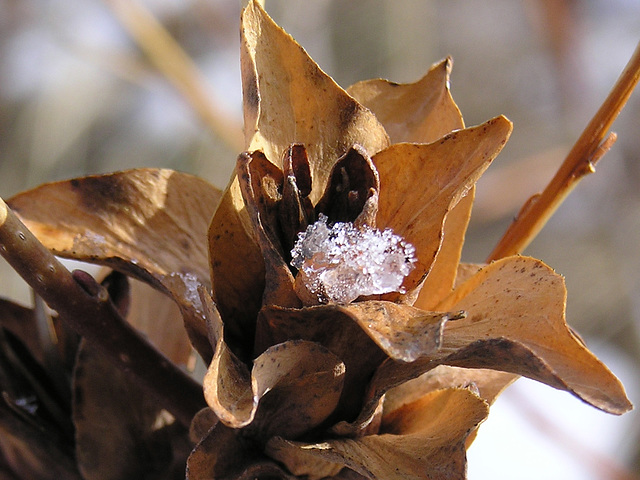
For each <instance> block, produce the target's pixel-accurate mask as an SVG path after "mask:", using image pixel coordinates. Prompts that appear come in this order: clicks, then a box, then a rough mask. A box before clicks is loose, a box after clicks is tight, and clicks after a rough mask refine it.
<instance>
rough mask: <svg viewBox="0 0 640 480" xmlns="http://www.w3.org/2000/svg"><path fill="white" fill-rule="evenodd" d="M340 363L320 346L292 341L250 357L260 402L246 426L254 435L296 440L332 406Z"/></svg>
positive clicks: (339, 390) (339, 380)
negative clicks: (251, 419) (277, 436)
mask: <svg viewBox="0 0 640 480" xmlns="http://www.w3.org/2000/svg"><path fill="white" fill-rule="evenodd" d="M344 374H345V365H344V363H342V361H341V360H340V359H339V358H338V357H336V356H335V355H334V354H332V353H331V352H329V351H328V350H327V349H326V348H324V347H322V346H321V345H319V344H317V343H313V342H307V341H304V340H293V341H289V342H285V343H281V344H278V345H274V346H273V347H271V348H269V349H268V350H267V351H266V352H264V353H263V354H262V355H260V356H259V357H258V358H256V360H255V362H254V366H253V370H252V372H251V376H252V386H253V392H254V398H256V399H259V401H260V405H259V406H258V410H257V412H256V418H255V422H254V423H253V424H251V425H250V427H249V428H250V430H252V431H255V434H256V436H257V438H263V439H267V438H270V437H272V436H275V435H281V436H284V437H286V438H296V437H298V436H300V435H301V434H303V433H305V432H307V431H309V430H311V429H312V428H314V427H316V426H318V425H320V424H321V423H322V422H323V421H324V420H325V419H326V418H327V417H329V415H330V414H331V413H333V411H334V410H335V408H336V406H337V405H338V400H339V399H340V394H341V393H342V385H343V382H344Z"/></svg>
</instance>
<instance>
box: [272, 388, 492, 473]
mask: <svg viewBox="0 0 640 480" xmlns="http://www.w3.org/2000/svg"><path fill="white" fill-rule="evenodd" d="M488 413H489V408H488V405H487V404H486V403H485V402H484V401H483V400H482V399H480V398H478V397H477V396H476V395H474V394H473V393H472V392H471V391H469V390H467V389H446V390H437V391H434V392H430V393H429V394H428V395H426V396H424V397H422V398H420V399H419V400H418V401H416V402H413V403H410V404H407V405H404V406H403V407H401V409H399V410H396V411H395V412H394V413H393V414H390V415H389V416H388V417H387V423H386V424H385V425H384V426H383V431H386V432H389V433H383V434H380V435H370V436H365V437H361V438H358V439H355V440H354V439H338V440H328V441H326V442H323V443H317V444H305V443H301V442H291V441H288V440H284V439H282V438H274V439H272V440H271V441H269V443H268V444H267V452H268V453H269V455H271V456H273V457H274V458H276V459H277V460H279V461H281V462H283V463H284V464H285V465H287V466H288V465H289V464H292V465H296V468H297V469H298V472H299V474H304V473H307V472H305V471H304V470H303V466H304V463H305V460H306V459H313V458H320V459H323V460H325V461H327V462H331V463H337V464H343V465H345V466H346V467H348V468H350V469H353V470H355V471H356V472H358V473H359V474H361V475H363V476H365V477H366V478H369V479H382V478H384V479H385V480H387V479H389V480H393V479H398V480H405V479H424V478H430V479H442V480H445V479H446V480H449V479H464V478H465V473H466V450H465V440H466V438H467V436H468V435H469V433H470V432H471V431H472V430H474V429H475V428H476V427H477V426H478V424H479V423H480V422H482V421H483V420H484V419H485V417H486V416H487V414H488ZM313 465H314V462H312V461H310V462H309V466H310V467H311V468H313ZM308 473H312V472H308Z"/></svg>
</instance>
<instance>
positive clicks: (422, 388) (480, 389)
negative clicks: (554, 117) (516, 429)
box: [384, 365, 519, 413]
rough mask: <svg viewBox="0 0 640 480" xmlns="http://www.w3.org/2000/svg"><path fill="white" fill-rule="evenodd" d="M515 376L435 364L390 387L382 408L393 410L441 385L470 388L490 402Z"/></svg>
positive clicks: (494, 371)
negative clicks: (427, 369) (415, 375)
mask: <svg viewBox="0 0 640 480" xmlns="http://www.w3.org/2000/svg"><path fill="white" fill-rule="evenodd" d="M518 378H519V376H518V375H514V374H512V373H506V372H499V371H497V370H487V369H482V368H473V369H472V368H460V367H451V366H449V365H438V366H437V367H435V368H434V369H433V370H429V371H428V372H426V373H425V374H423V375H421V376H419V377H418V378H414V379H413V380H409V381H408V382H405V383H403V384H401V385H398V386H397V387H395V388H392V389H391V390H389V391H388V392H387V393H386V395H385V399H384V409H385V413H389V412H392V411H394V410H397V409H398V408H400V407H401V406H403V405H405V404H407V403H412V402H414V401H416V400H418V399H419V398H421V397H423V396H425V395H426V394H428V393H430V392H432V391H434V390H440V389H443V388H471V389H473V390H474V391H476V392H477V395H478V396H479V397H480V398H482V399H483V400H484V401H486V402H487V403H488V404H492V403H493V402H494V400H495V399H496V397H497V396H498V395H500V393H501V392H502V391H503V390H504V389H505V388H506V387H507V386H508V385H510V384H511V383H512V382H513V381H515V380H516V379H518Z"/></svg>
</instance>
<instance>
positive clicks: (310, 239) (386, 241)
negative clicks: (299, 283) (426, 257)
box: [291, 214, 416, 304]
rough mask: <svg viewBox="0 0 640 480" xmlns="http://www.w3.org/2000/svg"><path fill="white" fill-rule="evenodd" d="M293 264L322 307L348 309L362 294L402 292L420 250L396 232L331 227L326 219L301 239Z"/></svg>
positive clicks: (340, 224)
mask: <svg viewBox="0 0 640 480" xmlns="http://www.w3.org/2000/svg"><path fill="white" fill-rule="evenodd" d="M291 258H292V260H291V265H293V266H294V267H295V268H297V269H298V270H300V271H302V272H304V274H305V276H306V286H307V288H308V289H309V291H310V292H311V293H312V294H315V295H317V296H318V299H319V300H320V301H321V302H322V303H340V304H346V303H350V302H352V301H354V300H355V299H356V298H358V297H360V296H362V295H375V294H381V293H388V292H394V291H399V290H400V289H401V285H402V281H403V280H404V278H405V277H406V276H407V275H408V274H409V272H411V270H413V266H414V265H413V264H414V263H415V261H416V258H415V248H414V247H413V245H411V244H410V243H407V242H406V241H404V240H403V238H402V237H400V236H398V235H395V234H394V233H393V231H392V230H391V229H386V230H382V231H381V230H377V229H374V228H371V227H367V226H364V227H361V228H358V227H356V226H355V225H354V224H353V223H349V222H345V223H343V222H336V223H334V224H333V225H331V226H329V225H327V217H326V216H325V215H322V214H321V215H320V216H319V219H318V221H317V222H315V223H314V224H312V225H309V226H308V227H307V229H306V230H305V231H304V232H301V233H299V234H298V240H297V242H296V244H295V245H294V247H293V250H291Z"/></svg>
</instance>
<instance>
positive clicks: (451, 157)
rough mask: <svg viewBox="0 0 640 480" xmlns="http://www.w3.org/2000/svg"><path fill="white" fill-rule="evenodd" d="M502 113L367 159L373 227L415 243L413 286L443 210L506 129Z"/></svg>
mask: <svg viewBox="0 0 640 480" xmlns="http://www.w3.org/2000/svg"><path fill="white" fill-rule="evenodd" d="M511 129H512V125H511V122H510V121H509V120H507V119H506V118H505V117H496V118H494V119H492V120H489V121H488V122H486V123H484V124H482V125H479V126H477V127H474V128H468V129H465V130H460V131H458V132H454V133H451V134H449V135H447V136H445V137H444V138H442V139H441V140H439V141H437V142H435V143H431V144H428V145H412V144H396V145H392V146H391V147H389V148H388V149H386V150H384V151H382V152H380V153H378V154H377V155H375V156H374V157H373V162H374V163H375V165H376V167H377V169H378V173H379V174H380V199H379V209H378V227H379V228H391V229H393V231H394V232H395V233H396V234H397V235H401V236H403V237H404V238H405V239H406V240H407V241H408V242H410V243H412V244H413V245H414V246H415V247H416V256H417V257H418V261H417V262H416V268H415V269H414V270H413V271H412V272H411V273H410V274H409V276H408V277H407V278H406V279H405V282H404V286H405V288H406V289H407V290H409V291H410V290H413V289H414V288H416V287H417V286H418V285H419V283H420V282H421V281H423V280H424V278H425V276H426V275H427V274H428V273H429V271H430V270H431V268H432V265H433V262H434V259H435V258H436V255H437V254H438V251H439V249H440V245H441V242H442V229H443V223H444V220H445V218H446V216H447V214H448V212H449V211H450V210H451V209H452V208H453V207H454V206H455V205H456V204H457V203H458V201H459V200H460V198H461V197H462V196H464V195H465V194H466V193H467V192H468V191H469V190H470V189H471V188H472V187H473V185H474V184H475V182H476V181H477V180H478V178H479V177H480V175H481V174H482V172H484V170H485V169H486V168H487V167H488V166H489V164H490V163H491V161H492V160H493V159H494V158H495V156H496V155H497V154H498V153H499V152H500V150H501V149H502V147H503V146H504V144H505V143H506V141H507V139H508V138H509V134H510V133H511Z"/></svg>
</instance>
